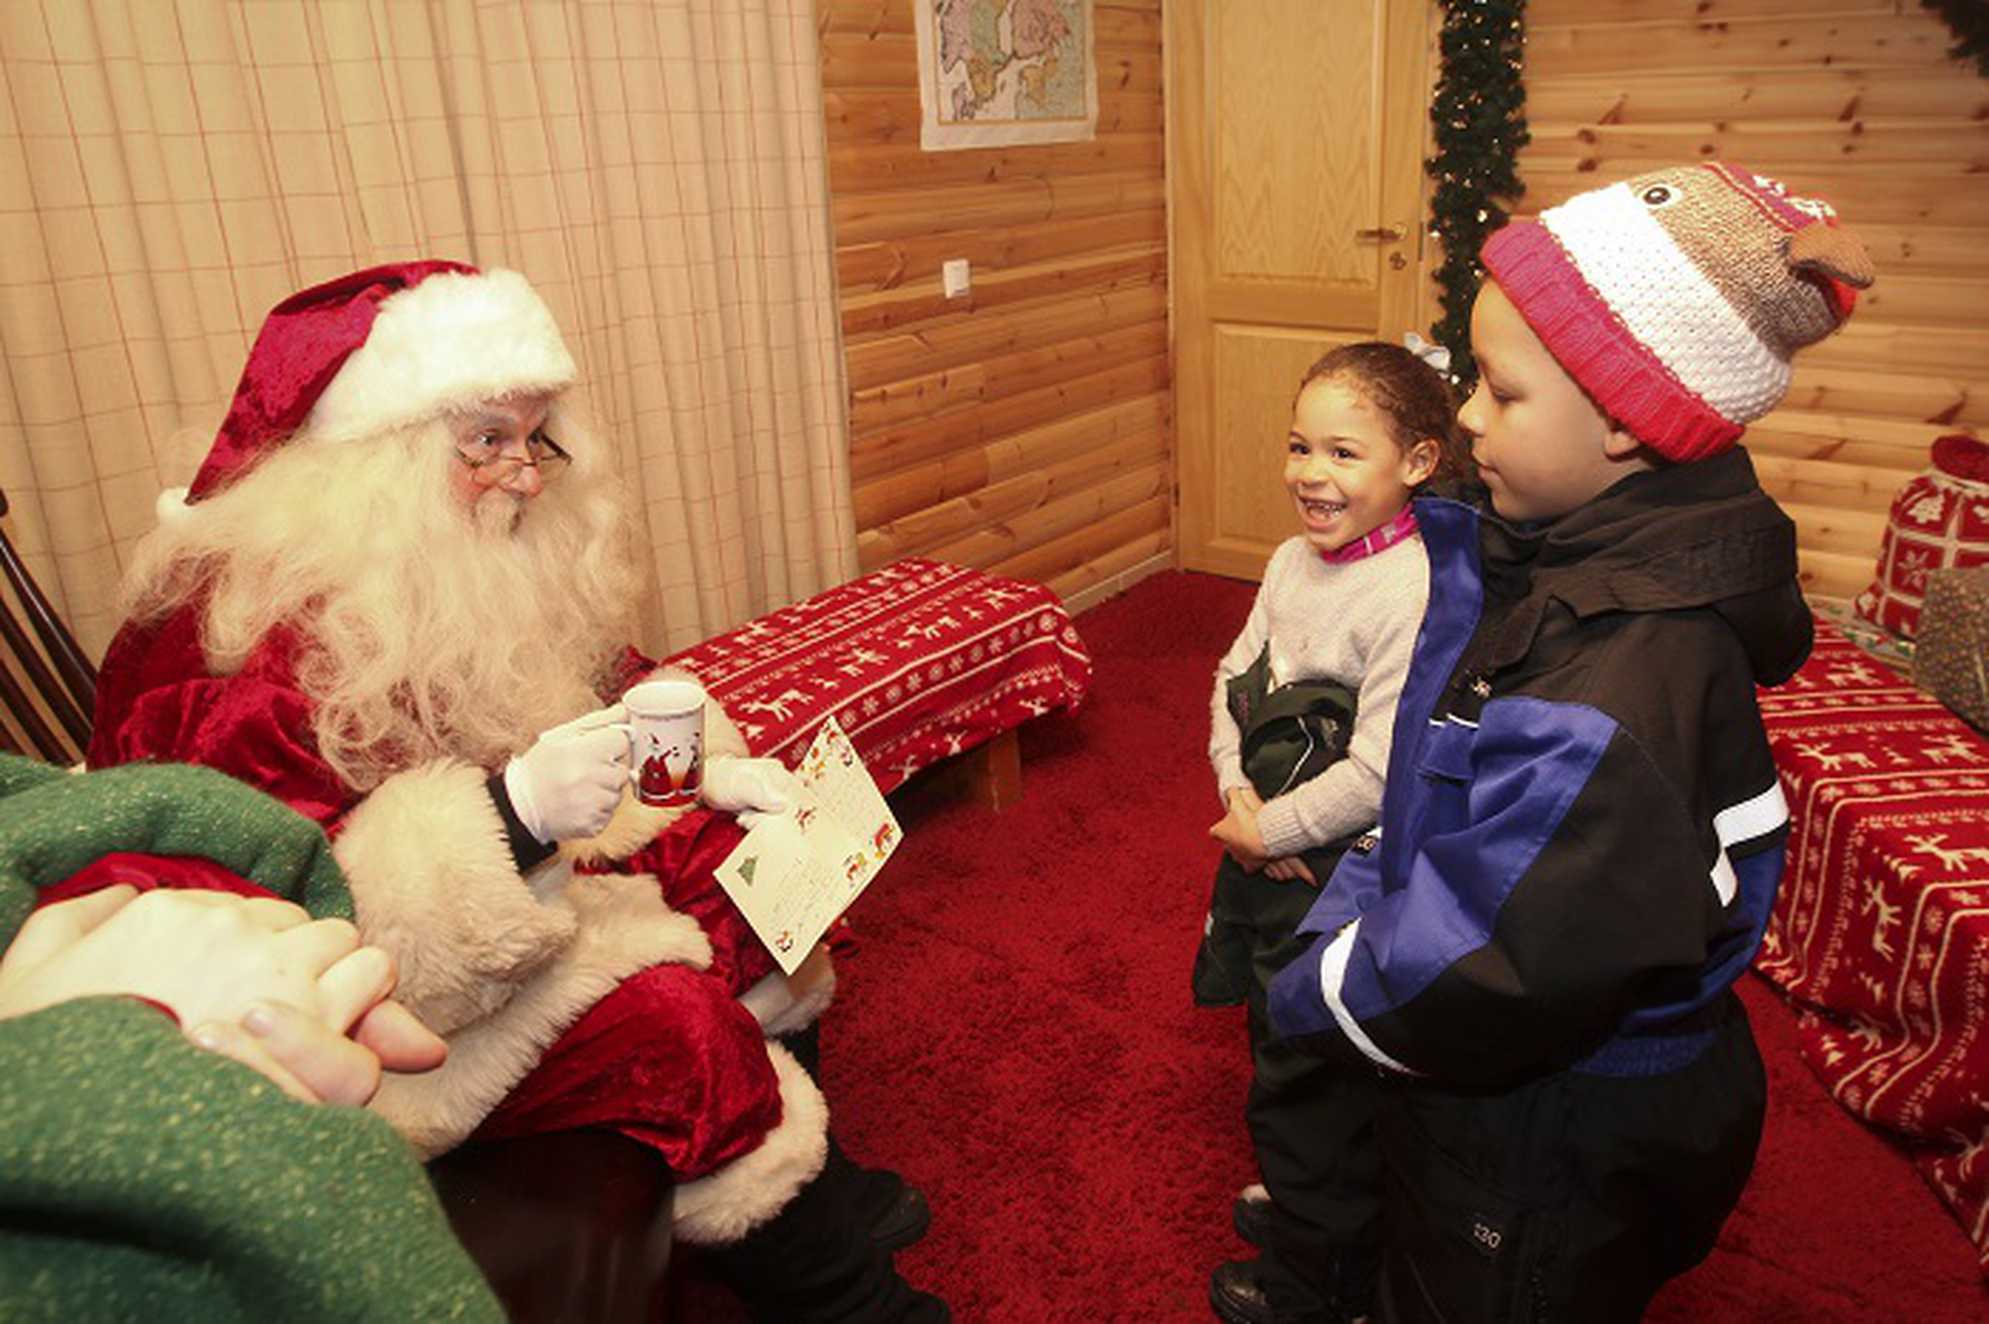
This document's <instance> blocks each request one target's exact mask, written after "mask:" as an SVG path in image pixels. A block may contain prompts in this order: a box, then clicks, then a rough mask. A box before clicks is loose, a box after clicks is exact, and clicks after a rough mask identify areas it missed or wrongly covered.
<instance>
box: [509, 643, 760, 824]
mask: <svg viewBox="0 0 1989 1324" xmlns="http://www.w3.org/2000/svg"><path fill="white" fill-rule="evenodd" d="M650 684H651V685H656V686H664V685H676V686H680V687H682V688H684V689H686V690H691V691H695V692H696V698H697V706H696V707H694V708H693V709H692V711H693V713H695V714H696V715H697V716H699V717H701V716H702V715H703V707H702V705H703V703H704V693H703V691H702V690H699V689H698V688H697V686H696V685H695V684H692V683H690V682H683V681H655V682H650ZM637 688H638V689H642V688H644V687H642V686H638V687H637ZM699 725H701V723H700V724H699ZM690 739H691V740H692V742H693V744H694V745H695V744H696V743H697V736H696V735H695V734H694V735H692V736H691V737H690ZM654 743H656V741H655V738H654V736H653V733H652V732H650V731H648V730H647V729H646V728H645V727H644V725H643V724H642V722H641V721H639V720H634V719H633V718H632V714H631V712H630V708H629V706H628V705H627V704H623V703H616V704H611V705H609V706H608V707H606V708H597V709H595V710H594V711H593V712H591V713H586V714H584V715H582V716H580V717H576V718H574V719H573V720H572V721H570V722H563V723H561V724H560V725H558V726H555V727H551V728H549V729H548V730H545V731H542V732H540V733H539V737H538V739H537V740H535V741H534V742H533V743H532V747H531V748H530V749H528V750H526V751H525V752H524V753H523V754H520V755H518V756H516V757H515V758H513V759H512V760H511V761H510V762H509V763H507V764H506V765H505V767H504V790H505V793H506V794H507V795H509V796H510V797H511V808H512V810H513V812H515V813H516V814H517V815H518V821H519V822H521V823H523V824H524V825H525V830H526V831H528V832H530V833H531V834H532V835H533V836H534V837H537V838H538V839H539V840H540V841H542V842H545V843H547V844H548V845H550V844H551V843H553V842H556V841H574V840H578V839H581V838H585V837H591V836H594V835H595V834H597V833H599V832H600V831H601V830H602V829H603V828H605V827H607V825H608V821H609V820H610V819H611V818H613V817H614V814H615V808H616V806H618V805H620V804H621V801H622V788H623V787H624V786H626V785H628V784H629V782H630V781H631V780H635V781H636V784H637V786H638V789H639V790H640V788H641V787H642V782H641V781H640V778H641V776H642V773H641V772H640V771H637V770H636V769H635V768H634V767H632V764H635V763H636V762H637V761H638V760H643V759H644V758H645V756H644V755H643V754H641V753H640V752H638V751H637V747H641V748H646V747H647V746H648V745H650V744H654ZM646 757H647V761H651V762H654V761H657V760H659V759H661V758H662V757H663V755H662V754H658V753H652V754H649V755H647V756H646ZM701 762H702V757H701V754H700V753H699V752H697V751H696V750H695V749H693V751H692V753H691V754H690V759H689V766H688V771H686V770H685V769H682V768H672V769H671V770H670V771H671V774H672V775H671V780H672V782H674V783H676V784H678V785H681V786H682V787H683V789H684V791H685V792H686V794H684V795H683V796H682V797H681V799H682V802H684V803H689V802H690V801H692V800H693V799H695V800H697V801H701V802H702V803H704V804H707V805H710V806H711V807H712V808H714V809H722V810H725V811H727V812H730V813H733V814H736V815H738V816H739V820H740V822H741V823H742V824H743V825H744V826H746V827H751V826H752V825H753V822H754V820H755V819H756V818H757V816H758V815H760V814H780V813H785V812H787V811H788V810H789V809H792V808H793V807H794V804H795V802H796V799H797V793H796V783H795V779H794V774H793V773H791V772H789V771H788V770H787V769H786V768H785V767H784V766H782V764H781V762H780V761H779V760H778V759H753V758H715V759H713V760H712V761H711V765H710V766H709V767H707V768H700V767H699V766H698V765H699V764H700V763H701ZM643 798H644V799H645V800H650V799H651V797H650V796H648V795H644V796H643ZM676 799H677V798H676V797H674V796H671V797H668V798H664V799H662V800H660V801H659V802H660V803H665V804H668V803H673V802H676Z"/></svg>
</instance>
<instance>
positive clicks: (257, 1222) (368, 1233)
mask: <svg viewBox="0 0 1989 1324" xmlns="http://www.w3.org/2000/svg"><path fill="white" fill-rule="evenodd" d="M0 1119H4V1121H0V1319H5V1320H8V1321H10V1324H26V1322H28V1321H41V1320H48V1321H56V1320H62V1321H73V1320H82V1319H88V1320H125V1319H129V1320H147V1321H156V1320H173V1319H187V1320H200V1321H203V1324H205V1322H206V1321H227V1320H242V1321H244V1322H245V1324H246V1322H247V1321H250V1320H268V1319H299V1320H302V1319H310V1320H326V1321H333V1320H351V1321H360V1320H386V1319H395V1320H401V1319H407V1320H416V1319H418V1320H464V1321H501V1320H502V1319H503V1318H504V1315H503V1312H502V1310H501V1309H500V1308H499V1306H498V1304H497V1301H496V1299H495V1298H494V1297H493V1296H492V1294H491V1292H490V1289H489V1287H488V1286H487V1285H486V1284H485V1283H484V1281H483V1279H482V1278H481V1277H480V1276H479V1274H478V1273H477V1270H476V1267H475V1266H474V1265H473V1264H472V1263H471V1262H470V1259H469V1257H468V1256H467V1255H466V1254H465V1253H464V1251H463V1249H462V1247H461V1246H460V1245H458V1244H457V1242H456V1240H455V1238H454V1237H453V1236H452V1235H451V1234H450V1231H449V1226H448V1222H447V1220H446V1219H445V1217H444V1216H443V1213H442V1210H441V1208H440V1206H439V1205H437V1203H436V1201H435V1196H434V1193H433V1191H432V1190H431V1189H430V1187H429V1185H428V1180H427V1177H426V1175H425V1174H424V1172H423V1170H422V1168H421V1166H420V1164H418V1163H417V1162H416V1161H415V1159H414V1157H413V1155H412V1154H411V1153H410V1152H409V1151H408V1148H407V1145H406V1144H405V1143H404V1142H403V1141H402V1140H401V1139H400V1137H399V1136H398V1135H396V1134H395V1133H394V1131H393V1130H392V1129H391V1128H390V1127H389V1126H388V1125H387V1124H386V1123H385V1122H383V1121H381V1120H380V1119H379V1118H377V1117H375V1116H373V1115H372V1114H370V1113H367V1112H365V1111H364V1110H362V1109H356V1108H338V1107H327V1106H321V1105H310V1104H302V1103H298V1102H296V1101H294V1100H291V1099H289V1098H287V1097H285V1096H284V1095H283V1094H282V1092H281V1091H280V1090H278V1089H277V1088H276V1087H275V1086H274V1085H271V1084H270V1083H268V1082H267V1081H265V1080H264V1079H263V1078H262V1077H261V1076H259V1075H257V1074H256V1073H254V1072H252V1071H250V1070H249V1069H247V1068H246V1067H242V1066H239V1065H238V1064H236V1063H234V1062H230V1061H227V1060H226V1059H223V1058H219V1057H216V1056H214V1055H213V1054H210V1053H205V1052H202V1051H201V1050H200V1049H197V1048H195V1047H194V1046H193V1045H191V1044H189V1043H187V1042H186V1040H185V1039H184V1038H183V1037H182V1036H181V1035H180V1033H179V1031H178V1030H177V1029H176V1028H175V1027H174V1025H173V1023H172V1022H171V1021H170V1020H168V1019H167V1018H166V1017H164V1016H161V1015H160V1014H159V1013H158V1012H157V1011H155V1010H153V1009H152V1008H149V1007H146V1006H144V1005H142V1004H140V1003H137V1002H135V1001H131V1000H128V999H122V998H89V999H83V1000H80V1001H76V1002H69V1003H64V1004H62V1005H60V1006H56V1007H51V1008H49V1009H47V1010H45V1011H40V1012H36V1013H33V1014H32V1015H28V1016H22V1017H17V1018H14V1019H12V1020H6V1021H0Z"/></svg>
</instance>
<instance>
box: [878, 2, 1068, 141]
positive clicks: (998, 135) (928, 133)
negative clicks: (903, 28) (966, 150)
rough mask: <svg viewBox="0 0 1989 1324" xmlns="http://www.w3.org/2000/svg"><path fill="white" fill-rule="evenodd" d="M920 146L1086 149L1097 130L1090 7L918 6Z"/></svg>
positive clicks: (1028, 4)
mask: <svg viewBox="0 0 1989 1324" xmlns="http://www.w3.org/2000/svg"><path fill="white" fill-rule="evenodd" d="M912 8H913V10H914V12H916V13H917V15H918V47H919V105H920V109H921V111H922V112H923V113H922V120H923V122H922V123H921V125H920V127H919V146H921V147H923V148H925V150H927V151H929V152H935V151H949V150H951V149H954V148H959V147H1007V146H1010V145H1012V144H1016V143H1064V142H1084V141H1087V140H1088V139H1090V138H1092V137H1093V136H1095V134H1096V132H1097V127H1098V67H1097V62H1096V60H1095V59H1094V58H1093V56H1092V32H1091V0H912Z"/></svg>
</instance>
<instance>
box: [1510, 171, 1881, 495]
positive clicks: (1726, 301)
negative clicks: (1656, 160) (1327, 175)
mask: <svg viewBox="0 0 1989 1324" xmlns="http://www.w3.org/2000/svg"><path fill="white" fill-rule="evenodd" d="M1481 257H1482V259H1483V261H1484V263H1485V266H1486V269H1487V270H1489V271H1490V273H1491V275H1492V277H1493V279H1495V280H1497V281H1498V283H1499V288H1500V289H1502V290H1504V291H1505V293H1506V296H1507V297H1508V298H1510V299H1511V300H1512V302H1513V304H1514V306H1515V307H1517V308H1518V309H1519V312H1520V315H1521V316H1522V317H1524V318H1525V319H1526V321H1527V325H1529V326H1531V327H1532V328H1533V330H1534V333H1535V334H1536V335H1538V336H1539V337H1540V339H1541V341H1542V342H1544V343H1545V344H1546V346H1547V349H1548V352H1550V353H1551V354H1553V356H1554V357H1555V359H1556V360H1558V361H1559V362H1560V364H1561V366H1562V367H1563V368H1565V369H1566V370H1567V372H1568V374H1569V375H1570V376H1572V377H1573V378H1574V379H1575V380H1576V381H1577V382H1579V383H1580V384H1581V386H1582V388H1583V389H1584V390H1585V391H1587V392H1588V394H1589V396H1590V398H1592V399H1593V400H1594V401H1595V402H1596V404H1597V405H1598V406H1600V407H1601V408H1602V410H1603V411H1604V412H1605V413H1607V414H1608V415H1609V416H1610V417H1611V418H1613V419H1614V420H1616V422H1617V423H1618V424H1620V425H1621V426H1622V427H1623V428H1625V429H1626V430H1627V431H1629V432H1630V434H1631V435H1633V436H1635V437H1636V438H1637V439H1638V440H1639V441H1641V442H1643V443H1644V444H1645V445H1647V446H1649V447H1650V448H1651V449H1652V450H1654V451H1656V452H1658V453H1659V454H1660V455H1663V456H1665V457H1666V458H1668V459H1672V460H1698V459H1704V458H1705V457H1707V456H1709V455H1715V454H1718V453H1719V452H1721V451H1723V450H1725V449H1727V448H1728V447H1729V446H1732V445H1733V444H1734V442H1735V441H1737V440H1738V439H1739V437H1740V435H1741V433H1742V432H1743V431H1744V430H1745V428H1746V425H1747V424H1748V423H1750V422H1752V421H1753V420H1755V419H1757V418H1760V417H1761V416H1762V415H1763V414H1765V413H1767V412H1768V411H1769V410H1771V409H1773V408H1774V407H1775V405H1776V404H1777V403H1778V402H1779V401H1780V400H1781V398H1782V397H1783V395H1785V394H1786V393H1787V392H1788V389H1789V375H1790V369H1789V360H1790V358H1791V357H1792V356H1793V355H1794V353H1795V352H1796V350H1798V349H1800V348H1802V347H1803V346H1804V345H1811V344H1814V343H1816V342H1817V341H1819V340H1821V339H1823V338H1824V337H1825V336H1827V335H1829V334H1830V333H1831V332H1832V331H1835V330H1836V329H1837V328H1838V327H1839V326H1841V325H1843V323H1844V319H1845V318H1847V317H1849V316H1850V315H1851V308H1852V306H1853V304H1855V303H1856V302H1857V290H1859V289H1863V288H1865V287H1867V286H1869V285H1870V284H1871V283H1872V263H1871V258H1870V257H1869V256H1868V255H1867V254H1866V252H1865V249H1864V246H1863V245H1862V244H1860V243H1859V242H1858V240H1857V239H1856V238H1855V237H1853V236H1852V235H1851V234H1850V233H1848V232H1847V231H1845V230H1842V229H1839V228H1838V225H1837V214H1836V212H1834V211H1832V210H1831V208H1830V207H1829V206H1828V205H1827V204H1825V203H1822V202H1818V201H1815V200H1813V199H1809V198H1798V197H1794V196H1792V195H1791V194H1790V193H1789V192H1788V190H1786V189H1785V188H1784V187H1783V186H1782V185H1781V184H1779V183H1777V182H1775V181H1774V180H1772V179H1767V178H1764V177H1762V176H1760V175H1756V174H1754V173H1752V172H1751V171H1748V170H1744V169H1742V168H1741V167H1739V166H1736V165H1732V164H1728V163H1724V162H1717V161H1715V162H1705V163H1701V164H1697V165H1683V166H1677V167H1673V168H1670V169H1665V170H1654V171H1652V172H1651V173H1649V174H1645V175H1638V176H1636V177H1635V178H1633V179H1627V180H1624V181H1623V182H1622V183H1620V184H1611V185H1609V186H1608V187H1607V188H1600V189H1594V190H1592V191H1590V192H1587V193H1580V194H1576V195H1575V196H1574V197H1572V198H1570V199H1568V200H1567V201H1566V202H1564V203H1562V204H1561V205H1560V206H1558V207H1550V208H1548V209H1547V210H1546V211H1543V212H1542V213H1541V214H1540V219H1539V220H1538V221H1516V222H1514V223H1513V224H1511V225H1508V226H1506V227H1505V228H1504V229H1502V230H1500V231H1498V232H1497V233H1496V234H1494V235H1492V237H1491V238H1489V239H1487V240H1486V241H1485V246H1484V249H1483V251H1482V253H1481Z"/></svg>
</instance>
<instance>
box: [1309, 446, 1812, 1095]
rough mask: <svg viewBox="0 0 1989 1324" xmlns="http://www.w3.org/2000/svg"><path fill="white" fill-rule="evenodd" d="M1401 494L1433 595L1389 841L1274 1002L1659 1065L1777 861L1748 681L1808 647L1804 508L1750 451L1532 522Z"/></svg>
mask: <svg viewBox="0 0 1989 1324" xmlns="http://www.w3.org/2000/svg"><path fill="white" fill-rule="evenodd" d="M1416 515H1417V520H1418V522H1419V524H1420V527H1421V529H1422V534H1423V539H1424V545H1425V547H1426V548H1427V549H1428V552H1429V557H1430V586H1431V593H1430V605H1429V611H1428V614H1427V615H1426V617H1425V618H1424V621H1423V626H1422V631H1421V633H1420V635H1419V636H1418V638H1417V642H1416V653H1415V658H1414V661H1413V662H1412V664H1411V668H1410V673H1409V680H1408V683H1407V685H1406V687H1405V688H1404V690H1403V693H1402V700H1401V704H1400V707H1399V710H1398V712H1397V716H1396V720H1395V738H1394V746H1393V749H1392V751H1391V754H1390V758H1389V766H1388V786H1387V791H1386V793H1385V795H1384V799H1383V803H1382V824H1381V831H1380V835H1379V839H1378V841H1377V842H1375V843H1374V844H1373V846H1372V848H1371V849H1367V850H1365V851H1364V852H1363V851H1361V850H1359V849H1358V848H1357V850H1356V851H1351V852H1349V853H1348V855H1347V856H1346V857H1345V859H1343V860H1342V861H1341V864H1340V867H1339V868H1338V869H1337V870H1336V871H1335V872H1334V874H1333V877H1332V880H1331V881H1330V882H1329V883H1328V884H1327V886H1326V887H1325V889H1324V890H1323V892H1322V894H1321V896H1320V898H1319V900H1318V902H1317V903H1316V904H1315V905H1314V906H1313V908H1312V911H1311V913H1310V914H1309V915H1307V917H1306V919H1305V921H1304V923H1303V924H1302V925H1301V932H1307V933H1312V934H1316V935H1318V937H1317V940H1316V941H1315V942H1314V944H1313V945H1312V946H1311V948H1309V949H1308V950H1307V951H1306V952H1305V954H1303V955H1301V956H1300V957H1299V958H1298V959H1297V960H1295V961H1294V962H1292V964H1291V965H1289V966H1287V967H1286V968H1285V969H1284V971H1283V972H1281V973H1280V974H1279V976H1278V977H1277V979H1276V981H1275V982H1274V984H1273V986H1272V995H1271V1014H1272V1019H1273V1023H1274V1024H1275V1025H1276V1027H1277V1029H1278V1030H1279V1032H1280V1033H1282V1034H1285V1035H1288V1036H1304V1037H1306V1038H1308V1039H1309V1040H1311V1041H1312V1042H1313V1044H1314V1045H1315V1046H1316V1047H1319V1048H1321V1049H1322V1050H1324V1051H1326V1052H1328V1053H1329V1054H1331V1055H1334V1056H1342V1057H1345V1056H1353V1055H1357V1056H1358V1057H1360V1058H1363V1059H1365V1060H1368V1061H1371V1062H1373V1063H1375V1064H1378V1065H1380V1066H1382V1067H1384V1068H1388V1069H1391V1070H1396V1071H1406V1072H1411V1073H1415V1074H1418V1075H1423V1076H1427V1077H1430V1078H1432V1079H1433V1080H1435V1081H1440V1082H1447V1083H1455V1084H1469V1085H1499V1084H1506V1083H1511V1082H1515V1081H1518V1080H1521V1079H1525V1078H1528V1077H1532V1076H1537V1075H1541V1074H1544V1073H1547V1072H1551V1071H1556V1070H1561V1069H1567V1068H1574V1069H1577V1070H1583V1071H1592V1072H1599V1073H1604V1074H1611V1075H1641V1074H1654V1073H1657V1072H1662V1071H1669V1070H1672V1069H1675V1068H1676V1067H1678V1066H1681V1065H1683V1064H1684V1063H1686V1062H1688V1061H1690V1060H1691V1059H1692V1058H1693V1057H1694V1056H1696V1054H1697V1053H1698V1051H1699V1049H1700V1047H1701V1046H1703V1044H1704V1043H1705V1042H1706V1040H1707V1039H1708V1037H1709V1036H1710V1033H1711V1029H1710V1027H1711V1026H1712V1024H1713V1023H1714V1022H1715V1021H1716V1020H1717V1019H1718V1017H1719V1016H1721V1015H1723V1014H1725V1003H1726V1001H1727V999H1728V997H1729V995H1728V993H1727V990H1728V988H1729V986H1730V985H1731V984H1732V983H1733V981H1734V980H1735V979H1736V978H1737V977H1738V976H1739V975H1740V973H1741V972H1742V971H1743V970H1744V969H1746V967H1747V964H1748V962H1749V961H1750V960H1752V959H1753V956H1754V953H1755V949H1756V947H1757V945H1758V944H1759V942H1760V939H1761V932H1762V929H1763V927H1764V926H1765V924H1766V923H1767V918H1768V912H1769V907H1770V905H1771V903H1772V902H1773V899H1774V893H1775V887H1776V884H1777V883H1778V881H1779V880H1780V877H1781V871H1782V856H1783V843H1784V838H1785V837H1786V835H1787V830H1788V808H1787V806H1786V804H1785V803H1784V801H1783V799H1782V793H1781V788H1780V784H1779V783H1778V781H1777V779H1776V775H1775V766H1774V763H1773V761H1772V759H1771V757H1770V754H1769V750H1768V742H1767V738H1766V735H1765V734H1764V732H1763V730H1762V726H1761V718H1760V713H1759V711H1758V709H1757V708H1756V706H1755V698H1754V689H1755V686H1756V685H1757V684H1763V685H1772V684H1776V683H1779V682H1780V681H1782V680H1786V679H1787V678H1788V677H1789V676H1790V675H1791V674H1793V673H1794V671H1795V669H1796V668H1797V667H1798V666H1800V665H1801V663H1802V661H1803V659H1804V658H1805V657H1806V656H1808V653H1809V646H1810V638H1811V618H1810V614H1809V611H1808V608H1807V607H1806V606H1805V605H1804V603H1803V600H1802V596H1801V593H1800V591H1799V590H1798V588H1797V584H1796V577H1795V576H1796V553H1795V528H1794V525H1793V524H1792V523H1791V522H1790V521H1789V519H1788V517H1787V516H1786V515H1784V514H1783V513H1782V511H1781V510H1780V508H1778V507H1777V506H1776V505H1775V503H1774V502H1773V501H1772V500H1770V499H1769V498H1768V496H1767V495H1766V494H1765V493H1763V492H1762V491H1761V488H1760V485H1759V484H1758V483H1757V482H1756V480H1755V476H1754V467H1753V465H1752V464H1751V463H1750V462H1749V460H1748V458H1747V455H1746V453H1745V452H1744V451H1740V450H1733V451H1729V452H1727V453H1725V454H1723V455H1720V456H1717V457H1714V458H1712V459H1708V460H1702V461H1698V462H1695V463H1690V464H1681V465H1675V466H1670V467H1667V468H1664V469H1661V470H1658V471H1655V472H1650V473H1642V474H1638V475H1636V476H1634V477H1631V478H1627V479H1625V480H1624V481H1623V482H1620V483H1618V484H1616V485H1615V486H1614V487H1611V488H1610V489H1609V490H1608V491H1607V492H1604V493H1603V494H1602V495H1600V496H1598V497H1597V498H1595V499H1594V500H1593V501H1590V502H1589V503H1587V504H1586V505H1584V506H1582V507H1580V508H1578V509H1577V510H1575V511H1573V512H1571V513H1569V514H1567V515H1565V516H1562V517H1561V518H1560V519H1558V520H1555V521H1553V522H1552V523H1549V524H1547V525H1545V526H1542V527H1537V528H1532V529H1524V528H1515V527H1512V526H1509V525H1507V524H1504V523H1502V522H1501V521H1499V520H1498V519H1497V518H1496V517H1494V516H1491V515H1488V514H1480V513H1479V512H1478V511H1476V510H1474V509H1472V508H1471V507H1469V506H1465V505H1460V504H1458V503H1455V502H1449V501H1421V502H1418V505H1417V512H1416Z"/></svg>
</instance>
